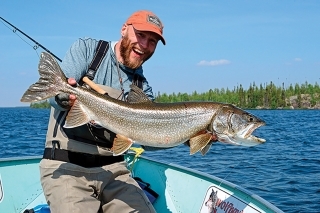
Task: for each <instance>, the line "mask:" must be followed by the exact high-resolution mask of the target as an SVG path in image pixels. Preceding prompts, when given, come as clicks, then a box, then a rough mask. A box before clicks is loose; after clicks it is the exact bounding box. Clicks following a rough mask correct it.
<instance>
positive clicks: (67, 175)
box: [40, 11, 165, 213]
mask: <svg viewBox="0 0 320 213" xmlns="http://www.w3.org/2000/svg"><path fill="white" fill-rule="evenodd" d="M162 30H163V25H162V23H161V21H160V19H159V18H158V17H157V16H156V15H155V14H153V13H152V12H150V11H138V12H135V13H133V14H132V15H131V16H130V17H129V18H128V20H127V21H126V22H125V24H124V25H123V26H122V28H121V39H120V40H119V41H118V42H108V46H109V47H108V48H107V50H106V51H105V56H104V57H102V58H98V62H99V63H98V64H99V66H98V69H97V70H96V72H93V73H94V74H93V75H92V72H91V74H90V75H89V76H91V77H93V79H92V80H93V82H95V83H96V84H98V85H99V86H100V87H101V88H103V89H104V90H105V91H107V93H108V95H110V96H112V97H114V98H121V99H123V100H125V98H126V96H127V94H128V92H129V90H130V88H129V86H130V84H131V83H134V84H136V85H138V86H139V87H140V88H142V89H143V91H144V92H145V94H146V95H147V96H148V97H149V98H150V99H151V100H153V99H154V97H153V93H152V89H151V87H150V86H149V85H148V82H147V80H146V79H145V77H144V75H143V70H142V64H143V63H144V62H145V61H147V60H148V59H149V58H150V57H151V56H152V54H153V53H154V51H155V49H156V46H157V43H158V41H159V40H161V41H162V43H163V44H164V45H165V40H164V37H163V35H162V32H163V31H162ZM98 44H99V45H100V44H101V43H99V41H97V40H94V39H91V38H86V39H79V40H77V41H76V42H75V43H74V44H73V45H72V46H71V48H70V50H69V51H68V52H67V54H66V56H65V58H64V59H63V62H62V64H61V68H62V70H63V71H64V73H65V74H66V76H67V77H68V78H69V79H68V82H69V84H71V85H75V84H76V82H77V83H79V84H80V85H81V84H82V83H83V81H84V80H83V79H84V78H83V77H84V76H86V75H87V74H88V73H89V72H88V68H89V67H90V68H91V65H92V63H94V62H93V59H95V54H96V52H97V51H98V49H99V47H100V46H98ZM91 71H92V70H91ZM84 82H85V81H84ZM75 99H76V97H75V96H74V95H72V94H59V95H57V96H56V97H55V98H52V99H50V103H51V104H52V106H53V107H52V109H51V114H50V120H49V125H48V132H47V138H46V148H45V151H44V156H43V159H42V160H41V162H40V174H41V184H42V187H43V191H44V194H45V197H46V199H47V202H48V204H49V205H50V209H51V212H52V213H64V212H79V213H80V212H86V213H97V212H108V213H109V212H117V213H118V212H155V210H154V208H153V206H152V204H151V203H150V202H149V201H148V198H147V197H146V196H145V194H144V192H143V191H142V190H141V189H140V188H139V186H138V184H137V183H136V182H135V180H134V179H133V178H132V177H130V172H129V171H128V169H127V168H126V163H125V162H124V157H123V156H113V155H112V150H111V149H110V148H111V147H112V143H113V138H114V136H115V134H114V133H113V132H111V131H109V130H107V129H104V128H102V127H100V126H96V125H94V122H93V123H92V124H86V125H83V126H80V127H76V128H72V129H65V128H63V124H64V121H65V117H66V114H67V112H68V109H70V107H71V106H72V104H73V102H74V100H75ZM124 125H125V124H124Z"/></svg>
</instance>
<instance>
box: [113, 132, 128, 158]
mask: <svg viewBox="0 0 320 213" xmlns="http://www.w3.org/2000/svg"><path fill="white" fill-rule="evenodd" d="M132 144H133V141H132V140H131V139H130V138H127V137H125V136H123V135H119V134H117V135H116V137H115V138H114V140H113V146H112V148H111V150H112V152H113V155H114V156H117V155H121V154H123V153H124V152H125V151H127V150H128V149H129V148H130V147H131V145H132Z"/></svg>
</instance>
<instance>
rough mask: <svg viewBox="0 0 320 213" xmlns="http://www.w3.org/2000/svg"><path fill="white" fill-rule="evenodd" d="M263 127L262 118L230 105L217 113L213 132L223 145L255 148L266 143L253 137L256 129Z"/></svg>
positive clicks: (213, 121)
mask: <svg viewBox="0 0 320 213" xmlns="http://www.w3.org/2000/svg"><path fill="white" fill-rule="evenodd" d="M263 125H265V122H264V121H263V120H261V119H260V118H258V117H256V116H254V115H252V114H250V113H248V112H246V111H244V110H242V109H239V108H237V107H235V106H233V105H231V104H228V105H224V106H223V107H222V108H220V109H219V110H218V111H217V113H216V116H214V118H213V120H212V126H211V130H212V132H213V133H215V134H216V135H217V138H218V140H219V141H220V142H222V143H229V144H233V145H241V146H255V145H258V144H261V143H264V142H265V141H266V140H265V139H262V138H258V137H256V136H254V135H252V132H253V131H254V130H255V129H257V128H259V127H260V126H263Z"/></svg>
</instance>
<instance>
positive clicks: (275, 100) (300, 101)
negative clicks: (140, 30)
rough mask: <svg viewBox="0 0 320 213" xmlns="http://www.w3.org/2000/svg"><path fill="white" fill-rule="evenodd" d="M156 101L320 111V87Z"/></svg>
mask: <svg viewBox="0 0 320 213" xmlns="http://www.w3.org/2000/svg"><path fill="white" fill-rule="evenodd" d="M155 101H156V102H162V103H172V102H181V101H215V102H223V103H230V104H234V105H236V106H238V107H240V108H243V109H279V108H282V109H287V108H295V109H305V108H318V109H319V108H320V86H319V85H318V83H315V84H314V85H312V84H309V83H308V82H305V83H304V84H300V85H299V84H298V83H296V84H295V85H292V84H290V85H289V87H287V88H285V84H284V83H282V85H281V86H276V85H275V84H274V83H273V82H270V83H269V84H264V85H262V84H260V85H259V86H258V85H256V84H255V83H252V84H250V86H249V88H248V89H244V88H243V87H242V85H241V84H240V85H239V86H236V87H234V88H233V89H232V90H230V89H228V88H226V89H224V88H222V89H217V88H216V89H210V90H209V91H208V92H204V93H198V92H197V91H194V92H193V93H192V94H187V93H180V92H179V93H172V94H166V93H163V94H161V93H160V92H158V94H157V95H156V100H155ZM30 107H32V108H50V104H49V103H48V102H47V101H44V102H39V103H32V104H31V105H30Z"/></svg>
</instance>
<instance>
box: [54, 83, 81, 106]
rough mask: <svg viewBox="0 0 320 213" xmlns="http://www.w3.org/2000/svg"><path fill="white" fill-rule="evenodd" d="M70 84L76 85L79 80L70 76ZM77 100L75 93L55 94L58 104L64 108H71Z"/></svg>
mask: <svg viewBox="0 0 320 213" xmlns="http://www.w3.org/2000/svg"><path fill="white" fill-rule="evenodd" d="M68 84H70V85H71V86H76V85H77V82H76V80H75V79H74V78H68ZM75 100H76V96H75V95H74V94H67V93H60V94H58V95H56V96H55V101H56V102H57V104H58V105H59V106H60V107H62V108H64V109H70V108H71V106H72V105H73V104H74V101H75Z"/></svg>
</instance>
